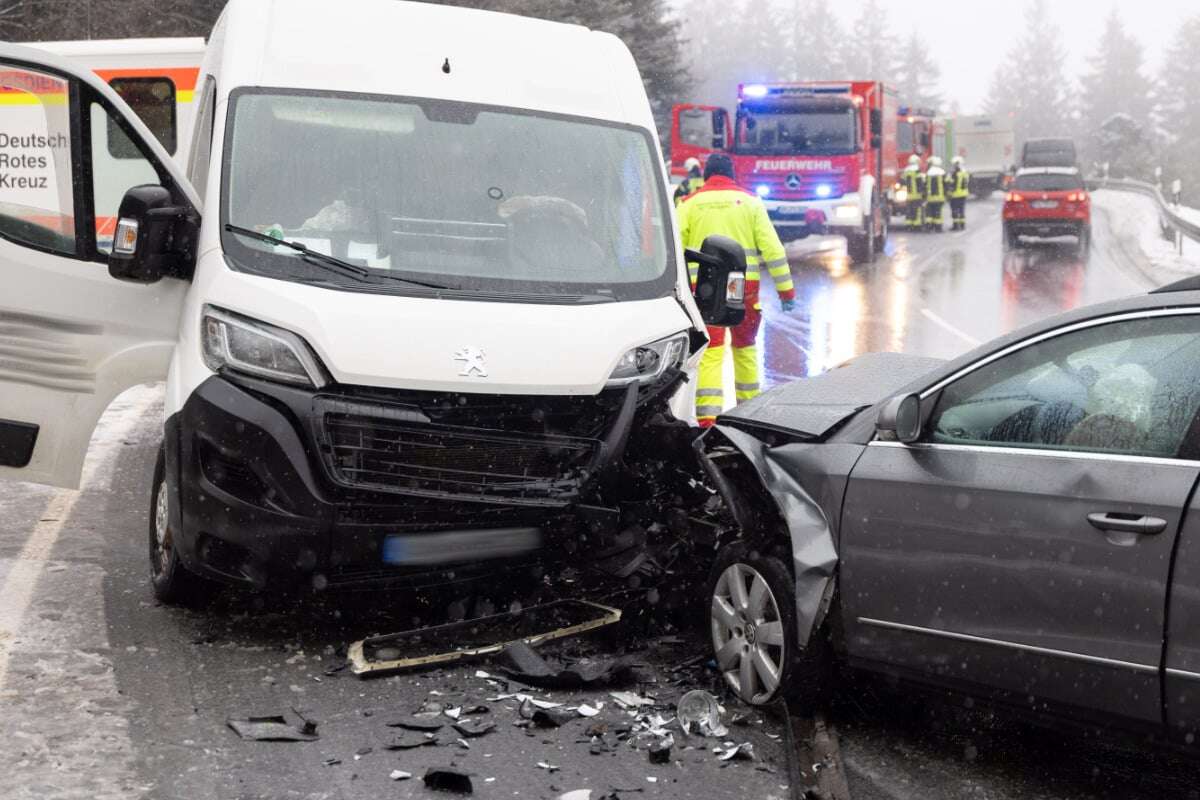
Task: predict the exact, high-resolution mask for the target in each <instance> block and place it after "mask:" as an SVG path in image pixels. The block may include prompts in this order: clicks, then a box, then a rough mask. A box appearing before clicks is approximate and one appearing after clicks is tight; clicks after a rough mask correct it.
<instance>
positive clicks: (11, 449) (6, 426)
mask: <svg viewBox="0 0 1200 800" xmlns="http://www.w3.org/2000/svg"><path fill="white" fill-rule="evenodd" d="M38 430H39V428H38V426H37V425H34V424H33V423H31V422H15V421H13V420H7V419H0V467H18V468H19V467H26V466H29V462H30V461H31V460H33V447H34V445H36V444H37V437H38Z"/></svg>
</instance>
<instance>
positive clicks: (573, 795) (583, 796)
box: [558, 789, 592, 800]
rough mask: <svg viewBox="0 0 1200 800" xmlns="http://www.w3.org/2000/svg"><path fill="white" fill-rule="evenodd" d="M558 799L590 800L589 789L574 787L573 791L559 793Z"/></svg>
mask: <svg viewBox="0 0 1200 800" xmlns="http://www.w3.org/2000/svg"><path fill="white" fill-rule="evenodd" d="M558 800H592V790H591V789H576V790H575V791H573V792H567V793H566V794H560V795H559V796H558Z"/></svg>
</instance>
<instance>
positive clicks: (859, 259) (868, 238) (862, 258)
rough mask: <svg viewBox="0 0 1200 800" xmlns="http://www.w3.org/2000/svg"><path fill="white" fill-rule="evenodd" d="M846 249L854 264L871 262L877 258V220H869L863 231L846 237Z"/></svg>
mask: <svg viewBox="0 0 1200 800" xmlns="http://www.w3.org/2000/svg"><path fill="white" fill-rule="evenodd" d="M846 251H847V254H848V255H849V256H850V263H852V264H870V263H871V262H873V261H874V260H875V220H873V219H870V220H867V221H866V222H865V223H864V224H863V230H862V232H861V233H855V234H853V235H851V236H847V237H846Z"/></svg>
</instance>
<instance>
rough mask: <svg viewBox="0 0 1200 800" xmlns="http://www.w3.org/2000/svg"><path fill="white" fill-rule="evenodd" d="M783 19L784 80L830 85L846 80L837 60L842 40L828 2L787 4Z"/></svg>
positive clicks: (792, 1)
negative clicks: (817, 82)
mask: <svg viewBox="0 0 1200 800" xmlns="http://www.w3.org/2000/svg"><path fill="white" fill-rule="evenodd" d="M783 17H784V24H783V26H782V27H783V30H784V31H786V33H787V57H786V59H785V61H784V64H785V73H786V75H787V79H788V80H793V81H831V80H839V79H843V78H845V77H846V76H845V67H844V65H843V63H842V58H841V55H842V45H843V42H844V41H845V40H844V37H843V35H842V30H841V25H840V24H839V23H838V19H837V16H836V15H835V14H834V13H833V12H832V11H831V10H830V8H829V2H828V0H790V2H789V3H788V5H787V7H786V9H785V12H784V15H783Z"/></svg>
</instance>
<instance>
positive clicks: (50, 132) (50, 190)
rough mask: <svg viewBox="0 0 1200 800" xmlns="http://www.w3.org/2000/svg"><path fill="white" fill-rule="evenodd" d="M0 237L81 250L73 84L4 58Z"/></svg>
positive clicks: (1, 68)
mask: <svg viewBox="0 0 1200 800" xmlns="http://www.w3.org/2000/svg"><path fill="white" fill-rule="evenodd" d="M0 99H2V100H3V102H4V125H3V128H2V129H0V236H3V237H4V238H6V239H10V240H12V241H15V242H17V243H18V244H22V245H28V246H31V247H35V248H38V249H41V250H48V251H51V252H55V253H65V254H67V255H76V254H77V253H78V252H79V248H78V242H77V237H76V229H75V195H74V179H75V175H74V168H73V167H72V163H71V112H70V108H71V105H70V83H69V82H68V81H67V80H66V79H64V78H60V77H58V76H56V75H48V74H46V73H44V72H37V71H35V70H32V69H28V68H26V67H21V66H10V65H7V64H3V63H0Z"/></svg>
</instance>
